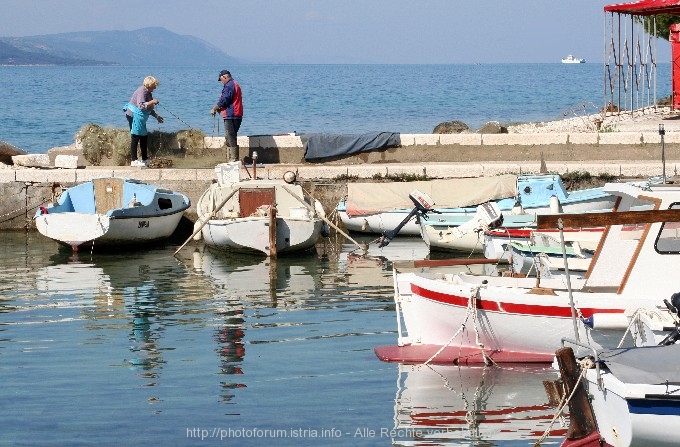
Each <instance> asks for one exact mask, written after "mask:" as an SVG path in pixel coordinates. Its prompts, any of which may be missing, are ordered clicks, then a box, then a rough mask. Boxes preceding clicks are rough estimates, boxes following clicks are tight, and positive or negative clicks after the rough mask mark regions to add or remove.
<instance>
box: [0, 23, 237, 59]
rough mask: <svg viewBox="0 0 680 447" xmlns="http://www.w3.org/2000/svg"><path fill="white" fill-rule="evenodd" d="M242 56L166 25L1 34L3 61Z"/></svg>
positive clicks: (1, 56)
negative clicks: (26, 34)
mask: <svg viewBox="0 0 680 447" xmlns="http://www.w3.org/2000/svg"><path fill="white" fill-rule="evenodd" d="M234 62H237V61H236V59H235V58H233V57H231V56H229V55H228V54H226V53H225V52H223V51H222V50H220V49H219V48H217V47H215V46H213V45H211V44H209V43H208V42H206V41H204V40H202V39H199V38H197V37H194V36H183V35H179V34H175V33H173V32H171V31H168V30H166V29H165V28H160V27H154V28H142V29H138V30H134V31H86V32H74V33H61V34H46V35H39V36H28V37H0V65H132V66H136V65H145V66H182V65H193V66H196V65H198V66H201V65H205V66H213V65H222V64H225V63H226V64H229V63H234Z"/></svg>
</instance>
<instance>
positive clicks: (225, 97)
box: [210, 70, 243, 161]
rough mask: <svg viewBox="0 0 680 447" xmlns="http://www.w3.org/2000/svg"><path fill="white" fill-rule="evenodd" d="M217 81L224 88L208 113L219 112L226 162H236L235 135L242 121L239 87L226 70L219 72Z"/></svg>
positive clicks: (236, 146) (213, 114) (237, 154)
mask: <svg viewBox="0 0 680 447" xmlns="http://www.w3.org/2000/svg"><path fill="white" fill-rule="evenodd" d="M217 80H218V81H220V82H221V83H222V84H223V85H224V86H223V87H222V95H220V99H219V100H218V101H217V104H215V105H214V106H213V108H212V110H210V113H211V114H212V116H215V113H216V112H218V111H220V112H221V115H222V118H223V119H224V138H225V145H226V146H227V150H228V161H237V160H238V159H239V158H238V156H239V153H238V143H237V134H238V129H239V128H240V127H241V121H242V120H243V98H242V96H241V87H240V86H239V85H238V83H237V82H236V81H235V80H234V79H233V78H232V77H231V73H229V71H228V70H222V71H220V77H219V78H218V79H217Z"/></svg>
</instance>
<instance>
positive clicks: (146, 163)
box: [142, 160, 149, 168]
mask: <svg viewBox="0 0 680 447" xmlns="http://www.w3.org/2000/svg"><path fill="white" fill-rule="evenodd" d="M142 166H144V167H145V168H146V167H148V166H149V160H142Z"/></svg>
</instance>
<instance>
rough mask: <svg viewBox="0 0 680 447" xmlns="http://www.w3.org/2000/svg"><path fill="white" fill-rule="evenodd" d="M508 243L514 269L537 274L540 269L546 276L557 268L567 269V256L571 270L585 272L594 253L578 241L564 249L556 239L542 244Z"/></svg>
mask: <svg viewBox="0 0 680 447" xmlns="http://www.w3.org/2000/svg"><path fill="white" fill-rule="evenodd" d="M508 245H509V250H510V264H511V265H512V271H513V272H514V273H516V274H520V275H532V276H535V275H536V274H537V271H538V272H539V273H538V274H540V275H541V276H542V277H546V276H548V275H552V272H554V271H556V270H565V263H564V257H565V256H566V258H567V264H566V266H567V267H569V270H570V271H574V272H577V271H578V272H585V271H586V270H588V267H589V266H590V260H591V259H592V254H591V253H588V252H584V251H583V250H581V247H580V245H579V244H578V242H576V243H568V245H567V244H565V247H564V250H563V249H562V247H561V246H560V242H559V241H556V240H552V241H549V242H548V243H547V244H542V245H537V244H529V243H525V242H517V241H513V242H510V244H508Z"/></svg>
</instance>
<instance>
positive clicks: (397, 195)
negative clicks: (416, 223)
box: [345, 174, 517, 216]
mask: <svg viewBox="0 0 680 447" xmlns="http://www.w3.org/2000/svg"><path fill="white" fill-rule="evenodd" d="M416 189H417V190H418V191H420V192H423V193H425V194H427V195H428V196H430V198H431V199H432V200H433V201H434V205H435V208H458V207H465V206H474V205H479V204H480V203H485V202H488V201H490V200H497V199H504V198H506V197H515V196H516V195H517V176H516V175H509V174H508V175H500V176H497V177H478V178H460V179H447V180H443V179H442V180H428V181H418V182H392V183H348V184H347V201H346V204H345V206H346V210H347V214H348V215H349V216H364V215H367V214H376V213H381V212H385V211H392V210H397V209H413V208H414V206H415V205H414V204H413V202H412V201H411V199H409V197H408V196H409V194H410V193H411V192H413V190H416Z"/></svg>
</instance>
